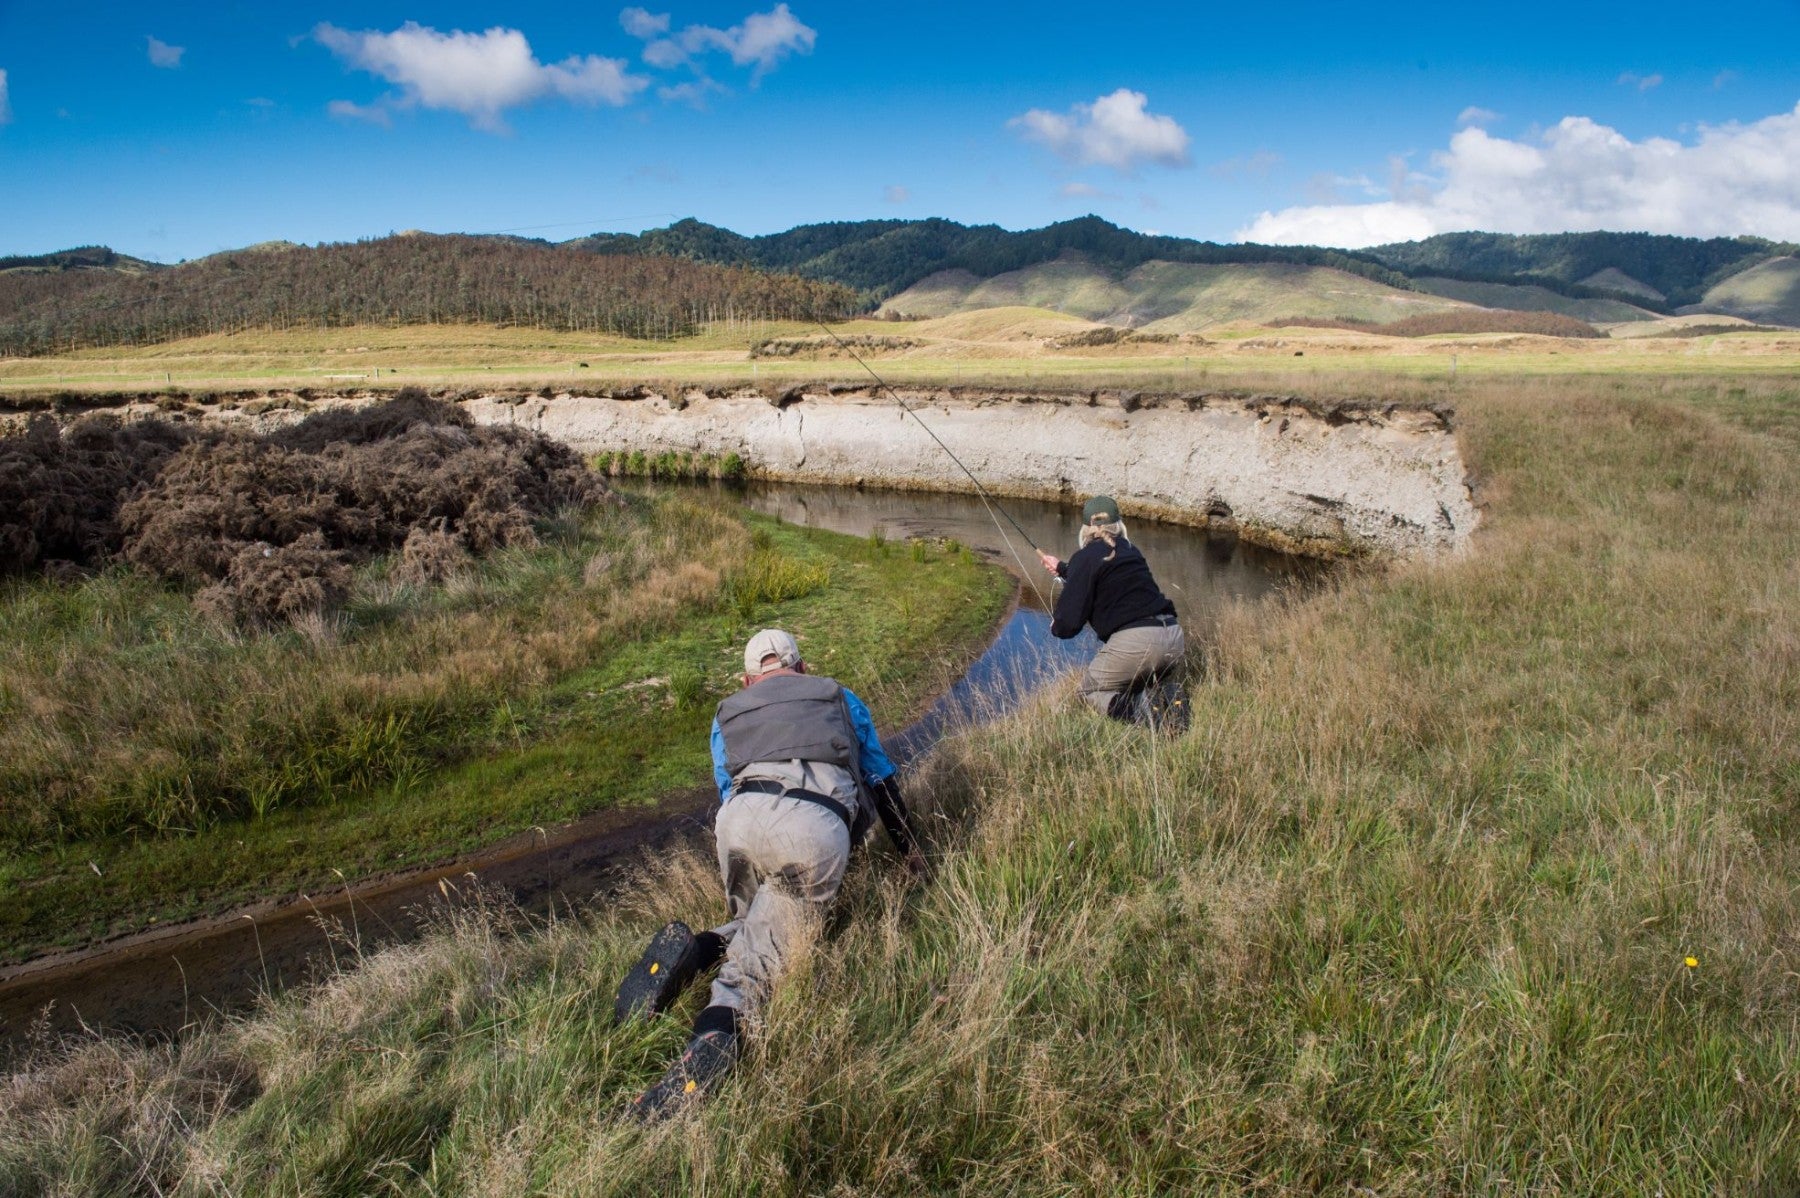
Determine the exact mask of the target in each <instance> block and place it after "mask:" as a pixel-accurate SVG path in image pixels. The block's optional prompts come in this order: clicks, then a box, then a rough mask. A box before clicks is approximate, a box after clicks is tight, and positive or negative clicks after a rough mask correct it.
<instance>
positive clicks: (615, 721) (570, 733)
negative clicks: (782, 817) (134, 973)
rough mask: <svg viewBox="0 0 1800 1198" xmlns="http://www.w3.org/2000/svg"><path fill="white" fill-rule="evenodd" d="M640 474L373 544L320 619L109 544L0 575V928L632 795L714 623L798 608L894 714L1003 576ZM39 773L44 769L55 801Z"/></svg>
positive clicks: (711, 657)
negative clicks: (657, 492) (88, 557)
mask: <svg viewBox="0 0 1800 1198" xmlns="http://www.w3.org/2000/svg"><path fill="white" fill-rule="evenodd" d="M920 556H921V557H922V558H923V561H920V560H916V559H915V557H914V556H913V555H911V554H907V553H897V552H887V553H882V552H877V551H874V550H872V549H871V547H870V546H868V545H867V544H865V543H863V542H859V541H854V540H851V539H849V538H841V537H833V536H831V535H830V534H826V533H815V532H812V531H809V530H801V529H796V528H792V527H787V526H782V525H778V524H774V523H772V522H768V521H765V520H762V519H760V518H746V517H745V516H743V515H742V514H740V513H738V512H736V511H735V510H733V509H732V507H731V506H730V504H729V502H728V501H727V500H724V499H718V500H714V499H708V498H704V497H700V496H689V497H665V498H661V499H657V500H637V501H634V502H631V503H629V504H626V505H624V506H617V507H606V508H602V509H599V510H597V511H595V512H594V513H592V514H591V515H589V516H587V517H585V518H575V517H571V518H570V519H568V520H566V521H564V522H563V524H562V525H561V526H560V527H559V528H558V529H555V530H552V535H551V536H549V537H548V538H547V541H546V544H545V546H544V547H542V548H539V549H534V550H530V551H522V550H521V551H507V552H505V553H503V554H501V555H499V556H497V557H495V558H493V559H492V560H489V561H486V562H483V563H481V564H479V565H477V566H474V567H471V568H470V569H468V570H467V571H465V572H464V573H463V574H461V575H459V576H458V577H456V578H454V579H452V581H451V582H450V583H448V584H447V585H445V586H443V587H423V588H421V587H415V586H410V585H406V584H402V583H399V582H397V581H396V580H395V579H393V578H392V577H390V576H389V574H388V568H389V566H391V564H392V563H385V562H384V563H378V564H377V565H376V566H375V567H373V568H371V569H369V570H367V571H365V572H364V573H363V574H362V575H361V576H360V577H359V579H358V582H357V590H356V593H355V595H354V596H353V598H352V601H351V603H350V605H349V607H348V608H347V609H346V611H345V613H344V614H343V615H342V616H340V617H334V618H329V619H327V618H318V619H312V620H308V621H304V622H302V623H301V624H300V625H299V626H297V627H295V628H293V629H291V630H288V631H285V632H280V633H276V634H271V635H260V636H247V635H243V634H239V633H235V632H233V631H231V630H229V629H225V628H221V627H220V626H219V625H217V624H216V623H214V622H211V621H208V620H205V619H202V618H200V617H198V616H196V615H195V613H194V612H193V611H192V610H191V607H190V604H189V603H188V600H187V599H186V597H185V596H183V595H181V594H179V593H177V592H174V591H171V590H168V589H166V588H163V587H161V586H158V585H156V584H153V583H150V582H148V581H145V580H143V579H142V578H140V577H138V576H136V575H134V574H131V573H127V572H124V571H115V572H109V573H105V574H102V575H101V576H99V577H97V578H94V579H90V580H88V581H86V582H83V583H80V584H78V585H75V586H68V587H65V586H58V585H54V584H50V583H47V582H44V581H41V580H39V581H29V582H15V583H12V584H10V585H9V586H8V588H7V589H6V591H5V592H4V594H3V595H0V628H3V629H4V630H5V636H4V637H3V638H0V644H3V645H4V648H0V673H4V676H5V677H6V679H7V682H6V687H5V690H4V692H3V699H4V706H5V714H6V717H7V718H6V719H5V720H4V721H0V759H3V760H4V766H0V786H4V788H5V791H6V793H7V795H8V796H9V799H8V802H9V804H10V805H11V806H13V807H20V808H22V806H23V805H26V804H31V803H35V804H36V807H37V809H38V810H37V812H36V813H35V814H34V818H33V819H31V820H30V821H26V820H23V819H20V820H14V821H12V822H11V825H10V826H9V828H8V830H7V842H6V852H5V855H4V856H3V857H0V879H4V882H5V884H6V885H7V886H8V887H9V889H11V890H13V892H14V894H15V897H14V900H13V901H12V902H9V903H8V904H6V906H5V909H4V911H3V912H0V956H4V957H6V958H17V957H19V956H21V955H24V954H27V953H29V952H32V951H35V950H41V949H42V948H44V947H47V946H51V945H57V944H63V943H79V942H82V941H85V940H89V939H92V938H94V937H97V936H100V935H105V934H107V933H111V932H117V931H121V930H127V929H130V928H137V927H143V926H146V924H147V923H151V922H156V921H166V920H168V919H171V918H179V917H183V916H188V915H193V914H197V913H201V912H205V911H210V910H218V909H221V908H223V907H226V906H229V905H232V904H234V903H237V902H241V901H245V900H247V899H251V898H255V897H259V896H263V895H269V894H279V893H284V892H292V891H294V890H308V889H316V888H317V887H319V886H321V885H324V884H328V883H332V882H335V881H336V880H337V879H338V877H339V876H340V874H341V875H342V876H343V877H346V878H355V877H358V876H362V875H366V874H368V873H371V872H374V871H378V870H381V869H385V868H392V867H395V866H400V865H408V864H418V863H422V862H426V861H432V860H437V859H441V858H443V857H446V856H449V855H452V854H455V853H459V852H463V851H467V850H469V849H471V848H474V847H477V846H479V845H481V844H484V843H491V842H494V841H497V840H500V839H503V838H505V837H506V836H508V835H511V834H513V833H515V832H518V831H521V830H523V829H526V828H529V827H531V826H533V825H541V824H548V823H553V822H556V821H560V820H565V819H570V818H573V817H575V816H578V815H581V814H585V813H587V812H591V811H594V810H598V809H602V808H605V807H611V806H619V805H624V804H634V803H647V802H649V801H651V800H653V799H654V798H656V797H657V796H658V795H660V794H662V793H665V792H666V791H668V790H669V789H671V788H673V787H676V786H685V785H692V784H694V783H696V782H698V781H701V780H702V779H703V778H704V777H705V772H706V751H705V743H704V742H705V730H706V724H707V721H708V720H709V719H710V717H711V711H712V707H713V705H714V704H715V703H716V702H717V700H718V699H719V698H721V697H722V696H723V695H725V694H727V693H729V690H730V687H731V683H732V679H733V675H732V669H733V663H734V662H735V661H736V658H735V656H734V654H735V652H736V650H735V648H734V646H737V645H740V644H741V642H742V641H743V639H744V638H745V637H747V636H748V635H749V633H750V632H752V631H754V629H755V628H756V627H759V626H761V624H763V623H769V622H780V623H784V624H787V625H789V626H791V627H793V628H794V629H795V630H796V632H797V633H798V634H800V635H801V636H802V637H803V638H810V639H809V640H807V641H805V642H803V643H808V644H812V645H815V646H816V647H817V652H818V653H819V656H820V660H821V661H822V662H823V663H825V664H826V665H828V666H830V667H831V668H832V669H833V670H834V671H836V672H838V673H839V675H840V676H841V677H843V678H845V680H846V681H849V682H851V684H852V685H856V686H859V687H861V688H863V689H864V692H865V693H866V694H868V696H869V697H870V699H871V701H873V702H877V703H878V707H877V710H879V711H881V712H882V713H883V714H884V716H888V717H889V718H892V717H894V716H897V715H899V714H901V713H904V712H905V711H906V710H908V709H910V708H911V707H913V706H916V705H917V704H918V703H919V701H920V700H921V697H922V696H923V695H925V694H926V693H928V692H929V690H930V689H931V688H933V687H936V686H939V685H941V684H942V683H943V682H944V680H945V677H946V675H948V674H949V673H950V672H951V671H952V670H954V669H955V668H957V665H958V663H960V662H961V661H963V660H966V658H967V656H968V655H969V654H970V653H972V652H973V651H974V650H975V648H976V647H977V646H978V645H979V643H980V642H981V640H982V638H984V637H985V636H986V635H987V630H988V629H989V628H990V627H991V625H992V621H993V619H994V617H995V616H996V614H997V613H998V611H999V609H1000V607H1001V605H1002V604H1003V603H1004V601H1005V595H1006V587H1007V584H1006V583H1005V581H1004V580H1003V579H1002V578H1001V577H999V576H998V575H997V572H994V571H989V570H983V569H982V568H980V567H978V566H977V565H976V564H975V562H974V561H973V560H972V559H971V558H970V557H969V556H968V555H967V554H964V553H953V552H947V551H945V550H943V549H942V548H930V547H922V549H921V554H920ZM50 796H56V798H55V801H54V802H52V801H51V798H50Z"/></svg>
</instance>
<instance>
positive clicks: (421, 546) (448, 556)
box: [394, 528, 471, 586]
mask: <svg viewBox="0 0 1800 1198" xmlns="http://www.w3.org/2000/svg"><path fill="white" fill-rule="evenodd" d="M470 560H471V559H470V556H469V550H468V547H467V546H465V545H464V544H463V542H462V539H461V538H460V537H458V536H457V535H456V534H455V533H451V532H446V531H444V530H443V529H441V528H415V529H413V530H412V531H411V532H409V533H407V534H406V543H405V544H403V545H402V546H400V564H399V565H398V566H397V567H396V568H395V570H394V577H395V578H396V579H398V580H399V581H401V582H407V583H412V584H414V585H415V586H434V585H436V584H438V583H441V582H443V581H444V580H445V579H447V578H449V577H450V576H451V575H453V574H455V573H457V572H458V571H460V570H462V569H463V568H464V567H466V566H467V565H468V564H469V562H470Z"/></svg>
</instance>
